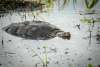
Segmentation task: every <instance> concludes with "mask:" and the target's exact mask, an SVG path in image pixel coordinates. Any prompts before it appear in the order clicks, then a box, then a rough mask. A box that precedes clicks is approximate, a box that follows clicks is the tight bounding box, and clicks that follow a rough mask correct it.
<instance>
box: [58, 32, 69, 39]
mask: <svg viewBox="0 0 100 67" xmlns="http://www.w3.org/2000/svg"><path fill="white" fill-rule="evenodd" d="M57 36H58V37H60V38H62V39H67V40H70V38H71V34H70V32H59V33H57Z"/></svg>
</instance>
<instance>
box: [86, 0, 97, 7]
mask: <svg viewBox="0 0 100 67" xmlns="http://www.w3.org/2000/svg"><path fill="white" fill-rule="evenodd" d="M84 1H85V4H86V8H87V9H92V8H93V7H94V6H95V5H96V4H97V3H98V1H99V0H84Z"/></svg>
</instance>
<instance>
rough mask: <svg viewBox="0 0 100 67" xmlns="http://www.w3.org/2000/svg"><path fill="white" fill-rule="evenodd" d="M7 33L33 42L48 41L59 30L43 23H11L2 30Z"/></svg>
mask: <svg viewBox="0 0 100 67" xmlns="http://www.w3.org/2000/svg"><path fill="white" fill-rule="evenodd" d="M3 30H4V31H6V32H7V33H9V34H11V35H14V36H18V37H22V38H25V39H33V40H48V39H52V38H54V37H56V33H57V32H60V31H61V30H60V29H58V28H57V27H56V26H54V25H52V24H49V23H48V22H44V21H25V22H21V23H12V24H10V25H8V26H6V27H4V28H3Z"/></svg>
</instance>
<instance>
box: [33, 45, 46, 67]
mask: <svg viewBox="0 0 100 67" xmlns="http://www.w3.org/2000/svg"><path fill="white" fill-rule="evenodd" d="M43 48H44V53H45V56H44V59H42V57H40V55H39V54H38V53H37V52H36V51H35V50H33V49H32V51H33V53H35V55H36V56H38V58H39V59H40V61H41V62H42V65H43V67H48V55H47V47H46V46H43ZM36 65H37V64H36Z"/></svg>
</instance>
